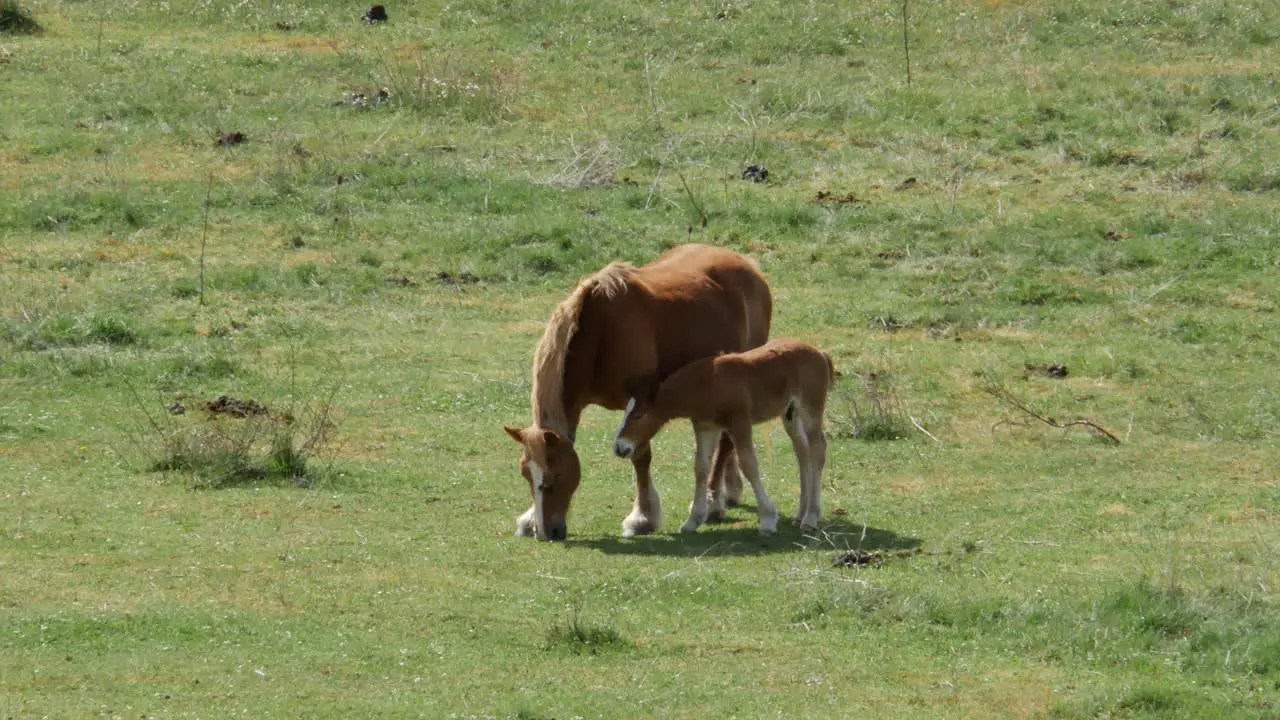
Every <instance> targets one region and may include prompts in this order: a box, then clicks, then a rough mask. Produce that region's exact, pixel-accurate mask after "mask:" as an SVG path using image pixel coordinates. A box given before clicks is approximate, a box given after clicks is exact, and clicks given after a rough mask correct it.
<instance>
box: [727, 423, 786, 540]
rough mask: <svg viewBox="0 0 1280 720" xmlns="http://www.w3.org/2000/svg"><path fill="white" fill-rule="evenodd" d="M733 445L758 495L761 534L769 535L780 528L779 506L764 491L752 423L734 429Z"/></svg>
mask: <svg viewBox="0 0 1280 720" xmlns="http://www.w3.org/2000/svg"><path fill="white" fill-rule="evenodd" d="M732 437H733V446H734V449H735V450H737V452H738V462H740V463H742V472H743V473H744V474H745V475H746V476H747V481H748V482H750V483H751V492H753V493H754V494H755V496H756V510H757V512H759V514H760V534H762V535H768V534H772V533H774V532H776V531H777V529H778V508H777V507H776V506H775V505H774V504H773V501H772V500H770V499H769V494H768V493H766V492H765V491H764V483H763V482H761V481H760V463H759V462H757V461H756V448H755V443H754V442H753V441H752V439H751V425H749V424H748V425H746V426H745V427H740V428H734V429H733V430H732Z"/></svg>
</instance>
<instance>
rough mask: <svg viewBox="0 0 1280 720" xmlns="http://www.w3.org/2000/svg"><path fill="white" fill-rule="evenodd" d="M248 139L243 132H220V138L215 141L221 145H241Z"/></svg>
mask: <svg viewBox="0 0 1280 720" xmlns="http://www.w3.org/2000/svg"><path fill="white" fill-rule="evenodd" d="M248 141H249V138H247V137H245V134H244V133H242V132H229V133H218V139H217V140H215V141H214V142H216V143H217V144H218V146H220V147H231V146H232V145H239V144H241V143H245V142H248Z"/></svg>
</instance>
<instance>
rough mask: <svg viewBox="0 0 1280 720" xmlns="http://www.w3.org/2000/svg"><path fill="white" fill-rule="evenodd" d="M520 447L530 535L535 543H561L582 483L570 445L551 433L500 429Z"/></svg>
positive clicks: (540, 429)
mask: <svg viewBox="0 0 1280 720" xmlns="http://www.w3.org/2000/svg"><path fill="white" fill-rule="evenodd" d="M503 429H504V430H506V431H507V435H509V436H511V439H512V440H515V441H516V442H518V443H520V445H521V447H523V448H524V453H522V454H521V455H520V474H521V475H523V476H524V479H525V480H528V481H529V493H530V494H531V495H533V509H534V511H533V523H534V531H535V532H536V533H537V536H538V539H539V540H564V539H565V538H566V537H568V535H569V526H568V522H567V521H568V516H569V501H570V500H571V499H572V498H573V493H574V491H575V490H577V489H578V483H579V482H580V481H581V480H582V468H581V466H579V465H578V452H577V451H576V450H574V448H573V442H572V441H570V440H569V439H568V438H565V437H563V436H561V435H559V434H558V433H556V432H555V431H552V430H545V429H543V428H537V427H527V428H525V429H523V430H517V429H515V428H512V427H506V426H504V427H503Z"/></svg>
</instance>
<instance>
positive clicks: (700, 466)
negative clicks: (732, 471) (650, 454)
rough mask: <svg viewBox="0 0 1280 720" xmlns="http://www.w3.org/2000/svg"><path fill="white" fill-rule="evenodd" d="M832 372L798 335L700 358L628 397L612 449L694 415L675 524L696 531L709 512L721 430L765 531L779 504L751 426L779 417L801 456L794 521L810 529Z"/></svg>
mask: <svg viewBox="0 0 1280 720" xmlns="http://www.w3.org/2000/svg"><path fill="white" fill-rule="evenodd" d="M834 380H835V366H834V364H833V363H832V361H831V354H830V353H828V352H826V351H823V350H819V349H817V348H815V347H813V346H812V345H809V344H807V343H803V342H800V341H799V340H772V341H770V342H769V343H767V344H765V345H764V346H762V347H758V348H755V349H753V350H747V351H746V352H739V353H730V354H725V355H720V356H718V357H708V358H702V359H700V360H696V361H694V362H692V363H689V364H688V365H686V366H684V367H683V368H681V369H679V370H677V371H676V372H675V373H673V374H672V375H671V376H670V377H668V378H667V379H666V380H664V381H663V382H662V383H661V384H660V385H658V386H656V387H654V388H651V389H649V390H648V391H647V392H646V393H645V394H642V395H641V396H639V397H633V398H632V399H631V402H630V403H629V404H628V405H627V411H626V414H625V415H624V416H623V418H622V427H620V428H618V436H617V439H616V440H615V441H614V452H615V453H616V454H617V455H618V457H622V458H626V457H630V456H631V455H632V453H634V452H635V449H636V448H638V447H644V446H646V445H648V443H649V441H650V440H651V439H652V438H653V436H654V435H656V434H657V433H658V431H659V430H661V429H662V427H663V426H664V425H666V424H667V423H668V422H670V421H672V420H674V419H676V418H688V419H690V420H692V421H693V429H694V432H695V433H696V435H697V443H698V451H697V452H698V454H697V459H696V460H695V465H696V469H695V472H697V481H698V488H697V489H695V490H694V493H693V503H691V504H690V506H689V519H688V520H687V521H686V522H685V524H684V527H682V528H680V530H681V531H682V532H694V531H695V530H697V529H698V526H699V525H701V524H702V523H703V522H705V521H706V519H707V500H706V484H707V473H708V471H709V470H711V454H712V451H713V450H714V449H715V445H716V441H717V439H718V438H719V437H720V433H721V431H725V432H727V434H728V436H729V437H730V439H732V441H733V446H734V449H735V450H737V452H738V461H739V462H740V463H742V470H743V472H745V473H746V476H747V480H748V481H749V482H750V483H751V489H752V491H753V492H754V493H755V496H756V506H757V508H758V511H759V513H760V532H762V533H771V532H774V531H775V530H776V529H777V524H778V511H777V508H776V507H775V506H774V504H773V502H772V501H770V500H769V496H768V494H766V493H765V490H764V485H763V484H762V483H761V482H760V466H759V464H758V463H757V462H756V454H755V445H754V444H753V442H752V437H751V432H752V431H751V429H752V426H753V425H759V424H760V423H763V422H766V421H769V420H772V419H774V418H776V417H781V418H782V424H783V427H785V428H786V430H787V435H788V436H789V437H790V438H791V444H792V447H793V448H794V449H795V452H796V460H797V461H798V462H799V463H800V510H799V512H797V513H796V522H797V523H799V524H800V527H801V528H802V529H806V530H807V529H816V528H817V527H818V524H819V523H820V522H822V469H823V467H824V466H825V465H826V461H827V436H826V433H825V432H823V430H822V415H823V412H824V410H825V408H826V404H827V393H828V391H829V390H830V389H831V385H832V383H833V381H834Z"/></svg>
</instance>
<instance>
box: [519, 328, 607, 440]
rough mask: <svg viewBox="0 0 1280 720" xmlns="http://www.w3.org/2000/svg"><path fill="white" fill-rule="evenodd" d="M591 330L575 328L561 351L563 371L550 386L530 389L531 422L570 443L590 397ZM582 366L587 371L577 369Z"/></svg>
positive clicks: (592, 357) (592, 332)
mask: <svg viewBox="0 0 1280 720" xmlns="http://www.w3.org/2000/svg"><path fill="white" fill-rule="evenodd" d="M596 334H597V333H596V332H595V330H594V328H589V327H578V328H576V329H575V331H574V333H573V335H572V336H571V337H570V338H569V340H568V342H567V343H566V344H565V345H564V346H563V347H562V348H561V350H560V351H561V352H563V353H564V358H563V369H562V372H561V373H560V376H559V377H558V378H556V379H555V381H553V382H547V383H545V384H538V383H535V386H534V389H533V422H534V424H535V425H537V426H538V427H542V428H546V429H548V430H554V431H555V432H557V433H559V434H560V435H561V436H563V437H566V438H568V439H569V440H571V441H572V440H573V439H574V437H575V435H576V434H577V431H578V422H579V421H580V420H581V418H582V412H583V410H585V409H586V406H587V400H588V398H589V397H590V392H589V390H590V388H589V387H587V383H588V382H589V381H590V378H589V377H588V375H589V371H590V365H591V363H592V362H593V360H594V347H589V346H591V345H592V341H593V339H594V338H595V336H596ZM583 363H585V364H586V367H578V366H579V365H581V364H583Z"/></svg>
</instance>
